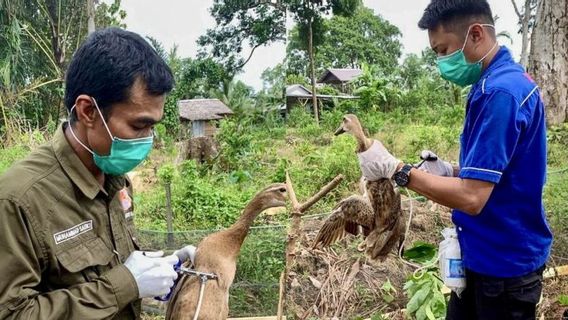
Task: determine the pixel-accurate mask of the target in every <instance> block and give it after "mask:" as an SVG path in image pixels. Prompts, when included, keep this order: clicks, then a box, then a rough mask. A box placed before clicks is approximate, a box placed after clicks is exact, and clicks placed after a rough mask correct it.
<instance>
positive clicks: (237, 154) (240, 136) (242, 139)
mask: <svg viewBox="0 0 568 320" xmlns="http://www.w3.org/2000/svg"><path fill="white" fill-rule="evenodd" d="M217 139H218V141H219V144H220V145H221V148H220V149H221V154H220V156H219V162H218V165H219V166H220V167H221V168H222V169H223V170H225V171H231V170H236V169H239V168H241V167H242V166H244V165H247V166H249V165H250V163H245V162H244V160H246V158H247V156H249V155H250V154H251V153H252V152H254V147H253V146H254V144H253V141H252V136H251V135H250V134H249V131H248V126H247V123H246V121H239V120H237V119H225V120H222V121H221V125H220V129H219V133H218V135H217Z"/></svg>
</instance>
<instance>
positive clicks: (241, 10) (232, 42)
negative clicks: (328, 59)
mask: <svg viewBox="0 0 568 320" xmlns="http://www.w3.org/2000/svg"><path fill="white" fill-rule="evenodd" d="M360 5H361V1H360V0H309V1H297V0H282V1H278V2H277V3H273V2H268V1H267V2H255V1H222V0H215V1H214V3H213V6H212V7H211V8H210V12H211V16H212V17H213V18H214V19H215V21H216V23H217V25H216V26H215V28H213V29H208V30H207V32H206V34H205V35H203V36H201V37H200V38H199V40H198V44H199V45H200V47H201V51H200V56H201V57H206V56H211V57H213V58H214V59H216V61H218V62H220V63H221V64H222V65H223V66H224V67H225V69H226V70H227V71H228V73H229V74H231V75H235V74H236V73H237V72H239V71H240V70H241V69H242V68H243V67H244V65H245V64H246V63H247V62H249V61H250V58H251V57H252V54H254V51H255V49H256V48H258V47H260V46H264V45H268V44H270V43H273V42H278V41H283V40H284V39H285V38H286V14H287V13H288V14H291V15H292V16H293V17H294V20H295V21H296V22H297V23H298V25H299V27H298V28H299V30H300V32H299V33H300V38H301V39H303V41H302V42H303V43H306V42H307V41H306V39H307V35H308V33H307V30H308V26H309V25H311V27H312V28H313V30H314V32H313V35H314V44H316V45H317V44H319V43H320V42H321V40H320V35H323V33H324V32H323V31H324V30H325V29H324V28H325V26H324V23H323V21H324V20H325V19H324V18H323V17H324V16H325V15H327V14H330V13H332V12H333V14H335V15H341V16H350V15H352V14H353V13H354V12H356V11H357V10H356V8H358V7H359V6H360ZM318 31H319V32H318ZM245 43H248V44H249V47H250V49H251V53H250V54H249V56H248V57H246V58H245V57H243V56H242V52H243V44H245Z"/></svg>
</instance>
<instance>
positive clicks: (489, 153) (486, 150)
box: [459, 91, 526, 183]
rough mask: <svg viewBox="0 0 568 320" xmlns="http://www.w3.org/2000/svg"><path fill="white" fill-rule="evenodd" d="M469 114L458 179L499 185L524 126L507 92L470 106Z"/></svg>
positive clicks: (515, 105) (481, 98) (483, 99)
mask: <svg viewBox="0 0 568 320" xmlns="http://www.w3.org/2000/svg"><path fill="white" fill-rule="evenodd" d="M469 113H470V114H468V117H467V124H466V129H465V130H464V135H463V137H462V152H463V154H462V157H461V159H462V163H460V167H461V169H460V174H459V177H460V178H462V179H475V180H482V181H487V182H491V183H499V181H500V180H501V176H502V174H503V171H504V170H505V169H506V168H507V166H508V165H509V162H510V161H511V159H512V157H513V154H514V153H515V150H516V149H517V145H518V144H519V139H520V136H521V132H522V128H523V126H524V123H526V120H525V117H524V115H523V113H522V112H520V106H519V102H518V101H517V100H516V99H515V98H514V97H513V96H512V95H511V94H509V93H507V92H503V91H495V92H492V93H487V94H484V95H483V96H482V97H480V98H479V99H478V100H477V101H476V102H475V103H472V105H471V106H470V111H469Z"/></svg>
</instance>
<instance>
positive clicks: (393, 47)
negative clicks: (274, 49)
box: [287, 7, 401, 75]
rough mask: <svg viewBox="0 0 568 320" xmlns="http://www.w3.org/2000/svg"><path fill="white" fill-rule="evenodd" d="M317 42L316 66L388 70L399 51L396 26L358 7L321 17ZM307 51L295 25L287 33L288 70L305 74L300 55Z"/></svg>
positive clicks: (366, 9) (319, 68) (319, 69)
mask: <svg viewBox="0 0 568 320" xmlns="http://www.w3.org/2000/svg"><path fill="white" fill-rule="evenodd" d="M322 32H323V33H322V35H321V40H320V42H321V43H320V44H319V45H318V46H317V47H316V55H315V60H316V61H317V62H316V70H317V72H318V73H321V72H323V71H324V70H325V69H326V68H361V66H362V64H372V65H377V66H378V67H379V68H380V69H382V70H383V71H384V72H385V73H389V72H392V71H393V70H394V69H395V68H396V66H397V64H398V63H397V60H398V58H399V57H400V54H401V43H400V41H399V37H400V31H399V29H398V28H397V27H396V26H394V25H392V24H390V23H389V22H388V21H386V20H384V19H383V18H382V17H380V16H378V15H375V14H374V13H373V11H372V10H371V9H368V8H365V7H361V8H359V9H358V10H357V11H356V12H355V13H354V15H353V16H351V17H345V16H333V17H331V18H330V19H325V20H324V21H323V28H322ZM306 51H307V48H306V46H305V45H304V43H303V41H302V39H301V37H300V33H299V30H298V28H297V27H296V28H294V29H293V30H292V32H291V33H290V41H289V43H288V48H287V55H288V61H290V62H289V64H288V69H289V70H288V73H295V74H302V75H308V72H307V69H306V67H305V64H302V61H303V59H298V57H303V56H305V54H306Z"/></svg>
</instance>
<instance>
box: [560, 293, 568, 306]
mask: <svg viewBox="0 0 568 320" xmlns="http://www.w3.org/2000/svg"><path fill="white" fill-rule="evenodd" d="M558 303H560V305H561V306H564V307H568V295H566V294H561V295H560V296H559V297H558Z"/></svg>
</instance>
